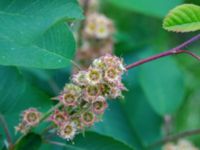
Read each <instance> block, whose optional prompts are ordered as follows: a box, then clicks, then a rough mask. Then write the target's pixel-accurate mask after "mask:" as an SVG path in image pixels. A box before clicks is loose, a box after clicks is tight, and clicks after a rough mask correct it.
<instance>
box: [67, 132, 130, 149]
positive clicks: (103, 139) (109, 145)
mask: <svg viewBox="0 0 200 150" xmlns="http://www.w3.org/2000/svg"><path fill="white" fill-rule="evenodd" d="M74 142H75V144H73V145H71V144H67V145H66V148H67V149H68V150H133V149H132V148H130V147H129V146H127V145H125V144H124V143H122V142H120V141H117V140H115V139H113V138H111V137H108V136H103V135H101V134H98V133H95V132H86V134H85V137H83V136H82V135H79V136H78V137H76V138H75V141H74Z"/></svg>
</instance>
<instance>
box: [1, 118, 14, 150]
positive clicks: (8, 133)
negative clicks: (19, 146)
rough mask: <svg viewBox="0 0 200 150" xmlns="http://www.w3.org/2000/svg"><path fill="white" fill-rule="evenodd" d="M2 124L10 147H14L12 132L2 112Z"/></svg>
mask: <svg viewBox="0 0 200 150" xmlns="http://www.w3.org/2000/svg"><path fill="white" fill-rule="evenodd" d="M0 124H1V125H2V127H3V130H4V132H5V135H6V138H7V141H8V144H9V149H12V147H13V143H12V138H11V135H10V132H9V129H8V125H7V123H6V121H5V119H4V117H3V115H1V114H0Z"/></svg>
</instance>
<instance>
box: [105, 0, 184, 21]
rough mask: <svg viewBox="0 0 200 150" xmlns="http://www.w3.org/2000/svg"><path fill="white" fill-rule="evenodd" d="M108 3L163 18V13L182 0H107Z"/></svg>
mask: <svg viewBox="0 0 200 150" xmlns="http://www.w3.org/2000/svg"><path fill="white" fill-rule="evenodd" d="M108 1H109V2H110V3H112V4H114V5H116V6H118V7H121V8H125V9H128V10H130V11H136V12H139V13H143V14H146V15H150V16H155V17H159V18H163V17H164V16H165V14H166V13H167V12H168V11H169V10H170V9H172V8H173V7H175V6H177V5H179V4H181V3H182V2H183V0H173V1H169V0H162V1H160V0H123V1H119V0H108Z"/></svg>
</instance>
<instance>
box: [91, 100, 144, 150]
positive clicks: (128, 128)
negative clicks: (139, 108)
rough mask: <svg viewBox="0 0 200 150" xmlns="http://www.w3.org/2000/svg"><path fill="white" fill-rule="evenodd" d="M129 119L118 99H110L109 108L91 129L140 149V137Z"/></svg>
mask: <svg viewBox="0 0 200 150" xmlns="http://www.w3.org/2000/svg"><path fill="white" fill-rule="evenodd" d="M129 119H130V118H128V115H127V114H126V113H125V111H124V110H123V107H122V106H121V104H120V101H119V100H117V101H113V100H111V102H110V103H109V110H107V111H106V113H105V114H104V116H103V119H102V122H99V123H96V124H95V126H94V127H93V129H92V130H93V131H95V132H98V133H100V134H103V135H106V136H110V137H113V138H114V139H116V140H119V141H121V142H123V143H125V144H127V145H130V146H131V147H135V148H138V149H142V148H143V145H142V142H141V141H140V140H141V139H138V135H137V131H136V130H135V128H134V126H132V124H131V121H130V120H129ZM119 120H120V121H119ZM127 133H129V134H127Z"/></svg>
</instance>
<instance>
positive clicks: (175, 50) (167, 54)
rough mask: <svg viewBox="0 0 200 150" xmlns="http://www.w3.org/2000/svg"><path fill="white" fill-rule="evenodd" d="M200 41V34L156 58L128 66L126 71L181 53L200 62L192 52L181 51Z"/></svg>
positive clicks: (199, 58)
mask: <svg viewBox="0 0 200 150" xmlns="http://www.w3.org/2000/svg"><path fill="white" fill-rule="evenodd" d="M199 39H200V34H198V35H196V36H194V37H193V38H191V39H189V40H187V41H185V42H184V43H182V44H180V45H179V46H177V47H175V48H172V49H170V50H168V51H165V52H162V53H160V54H157V55H154V56H151V57H149V58H146V59H142V60H139V61H137V62H135V63H132V64H130V65H128V66H126V69H127V70H129V69H132V68H134V67H137V66H139V65H142V64H144V63H147V62H150V61H153V60H156V59H159V58H162V57H165V56H170V55H174V54H180V53H185V54H189V55H191V56H192V57H194V58H196V59H198V60H200V57H199V56H197V55H196V54H194V53H192V52H190V51H187V50H181V49H182V48H184V47H186V46H187V45H189V44H192V43H193V42H195V41H197V40H199Z"/></svg>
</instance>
